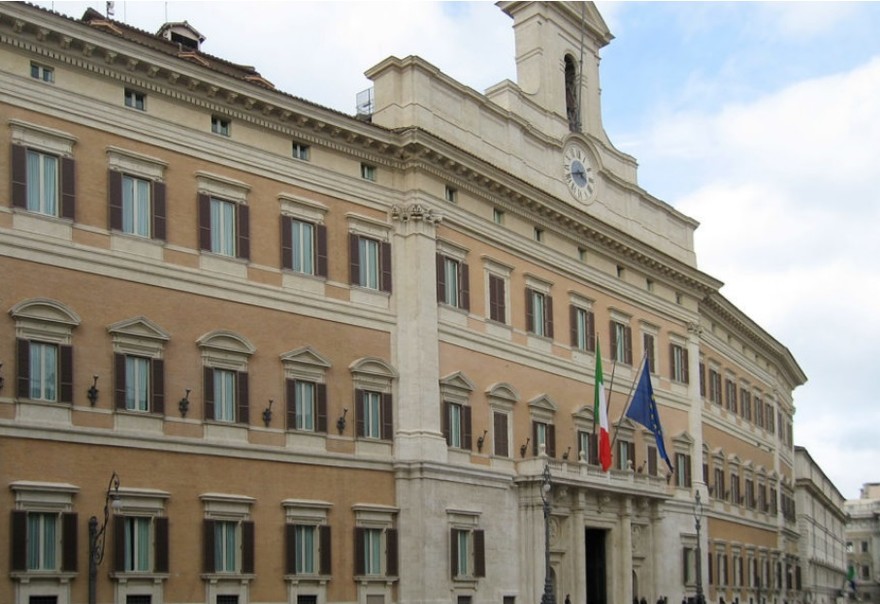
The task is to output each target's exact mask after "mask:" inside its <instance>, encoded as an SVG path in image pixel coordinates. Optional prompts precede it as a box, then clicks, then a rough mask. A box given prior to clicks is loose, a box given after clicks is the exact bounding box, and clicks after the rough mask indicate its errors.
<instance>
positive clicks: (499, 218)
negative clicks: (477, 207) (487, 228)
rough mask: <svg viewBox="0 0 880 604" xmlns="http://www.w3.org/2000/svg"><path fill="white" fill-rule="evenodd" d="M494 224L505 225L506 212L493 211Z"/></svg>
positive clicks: (495, 209)
mask: <svg viewBox="0 0 880 604" xmlns="http://www.w3.org/2000/svg"><path fill="white" fill-rule="evenodd" d="M492 222H494V223H495V224H504V210H499V209H498V208H493V209H492Z"/></svg>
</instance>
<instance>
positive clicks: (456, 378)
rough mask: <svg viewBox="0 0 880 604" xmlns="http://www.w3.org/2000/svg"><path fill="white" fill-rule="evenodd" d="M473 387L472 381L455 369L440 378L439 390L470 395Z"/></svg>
mask: <svg viewBox="0 0 880 604" xmlns="http://www.w3.org/2000/svg"><path fill="white" fill-rule="evenodd" d="M475 388H476V387H475V386H474V383H473V382H472V381H470V380H469V379H468V377H467V376H466V375H465V374H463V373H462V372H461V371H457V372H455V373H453V374H451V375H448V376H446V377H445V378H441V380H440V389H441V390H443V391H445V392H451V393H454V394H458V395H460V396H465V397H467V396H470V394H471V392H473V391H474V389H475Z"/></svg>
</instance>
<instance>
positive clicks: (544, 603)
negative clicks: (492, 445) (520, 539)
mask: <svg viewBox="0 0 880 604" xmlns="http://www.w3.org/2000/svg"><path fill="white" fill-rule="evenodd" d="M550 488H551V487H550V464H549V463H547V464H544V474H543V480H542V484H541V502H542V503H543V504H544V595H543V596H541V604H555V602H556V598H554V597H553V581H552V579H551V578H550Z"/></svg>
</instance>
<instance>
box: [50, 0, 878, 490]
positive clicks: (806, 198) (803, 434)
mask: <svg viewBox="0 0 880 604" xmlns="http://www.w3.org/2000/svg"><path fill="white" fill-rule="evenodd" d="M38 4H40V5H41V6H44V7H47V8H54V9H55V10H57V11H59V12H62V13H64V14H67V15H69V16H73V17H76V18H79V17H81V16H82V14H83V12H84V11H85V9H86V8H87V7H89V6H91V7H93V8H95V9H97V10H99V11H101V12H102V13H103V12H105V10H106V3H105V2H57V1H56V2H39V3H38ZM598 6H599V10H600V11H601V12H602V14H603V16H604V18H605V20H606V21H607V23H608V25H609V27H610V29H611V31H612V33H613V34H614V35H615V37H616V39H615V40H613V41H612V42H611V44H610V45H609V46H607V47H606V48H605V49H604V50H603V54H602V64H601V76H600V77H601V84H602V93H603V101H602V103H603V115H604V123H605V129H606V131H607V132H608V135H609V136H610V138H611V141H612V142H613V143H614V144H615V145H616V146H617V147H618V148H619V149H621V150H622V151H625V152H627V153H629V154H631V155H633V156H635V157H636V159H637V160H638V162H639V166H640V167H639V184H640V185H641V186H642V187H644V188H645V189H646V190H648V191H649V192H650V193H651V194H653V195H655V196H657V197H659V198H661V199H663V200H665V201H667V202H669V203H670V204H672V205H673V206H675V207H676V208H677V209H679V210H681V211H682V212H684V213H685V214H687V215H689V216H692V217H693V218H695V219H696V220H698V221H699V222H700V223H701V226H700V228H699V229H698V230H697V234H696V247H697V258H698V263H699V267H700V269H702V270H703V271H705V272H707V273H709V274H711V275H712V276H714V277H716V278H718V279H720V280H721V281H723V282H724V283H725V286H724V287H723V288H722V290H721V291H722V293H723V294H724V295H725V296H726V297H727V298H728V299H729V300H731V301H732V302H733V303H734V304H736V305H737V306H738V307H739V308H741V309H742V310H743V311H744V312H746V313H747V314H748V315H749V316H750V317H752V318H753V319H754V320H755V321H757V322H758V323H759V324H760V325H761V326H762V327H763V328H764V329H766V330H767V331H768V332H769V333H771V334H772V335H773V336H774V337H775V338H776V339H778V340H779V341H780V342H782V343H783V344H784V345H786V346H787V347H788V348H789V349H790V350H791V351H792V353H793V354H794V356H795V358H796V359H797V361H798V363H799V364H800V366H801V367H802V368H803V370H804V371H805V372H806V374H807V376H808V379H809V381H808V383H807V384H806V385H805V386H802V387H801V388H798V389H797V390H796V391H795V404H796V406H797V414H796V416H795V443H796V444H798V445H802V446H804V447H806V448H807V449H808V450H809V452H810V454H811V455H812V457H813V459H815V460H816V461H817V462H818V463H819V464H820V465H821V467H822V469H823V470H824V471H825V473H826V474H827V475H828V477H829V478H831V480H832V481H833V482H834V484H835V485H836V486H837V488H838V489H839V490H840V491H841V492H842V493H843V495H844V496H845V497H847V498H856V497H858V494H859V488H860V487H861V485H862V483H864V482H877V481H880V469H878V466H880V405H878V404H877V401H876V400H875V397H877V393H878V385H880V370H878V369H877V367H876V365H875V363H876V361H877V357H876V356H875V355H876V354H877V350H878V347H880V313H878V311H877V310H875V307H876V306H878V304H880V270H878V268H877V263H878V259H880V216H878V214H880V203H878V195H880V170H878V162H880V35H877V32H880V3H871V2H865V3H847V2H834V3H824V2H811V3H796V2H780V3H753V2H736V3H696V2H695V3H691V2H687V3H666V2H650V3H640V2H616V3H615V2H600V3H598ZM114 18H115V19H117V20H120V21H125V22H127V23H128V24H130V25H133V26H135V27H139V28H141V29H144V30H147V31H150V32H155V31H156V30H158V28H159V27H160V26H161V24H162V23H163V22H165V21H166V20H168V21H183V20H187V21H189V22H190V24H191V25H193V26H194V27H195V28H196V29H198V30H199V31H200V32H201V33H202V34H203V35H204V36H205V37H206V41H205V43H204V45H203V50H204V51H205V52H207V53H210V54H213V55H216V56H219V57H223V58H225V59H228V60H230V61H234V62H237V63H243V64H248V65H253V66H255V67H256V68H257V69H258V70H259V71H260V72H261V73H262V75H263V76H264V77H266V78H267V79H269V80H270V81H272V82H273V83H274V84H275V85H276V86H277V87H278V88H280V89H282V90H284V91H285V92H288V93H290V94H293V95H295V96H299V97H302V98H305V99H308V100H310V101H313V102H316V103H319V104H321V105H324V106H327V107H331V108H334V109H337V110H339V111H343V112H345V113H353V112H354V108H355V95H356V94H357V93H358V92H359V91H361V90H364V89H366V88H368V87H369V86H370V82H369V81H368V80H367V79H366V78H365V77H364V76H363V73H364V71H366V70H367V69H368V68H369V67H371V66H373V65H375V64H376V63H378V62H379V61H381V60H382V59H384V58H385V57H387V56H389V55H395V56H397V57H401V58H402V57H406V56H408V55H418V56H421V57H422V58H424V59H426V60H427V61H429V62H431V63H433V64H434V65H435V66H437V67H438V68H440V69H441V70H442V71H443V72H445V73H446V74H448V75H449V76H451V77H453V78H455V79H457V80H459V81H461V82H463V83H464V84H466V85H468V86H470V87H472V88H475V89H476V90H479V91H482V90H484V89H486V88H487V87H489V86H491V85H493V84H495V83H497V82H500V81H501V80H503V79H511V80H514V81H515V80H516V72H515V65H514V60H513V56H514V54H513V53H514V45H513V30H512V27H511V25H512V21H511V20H510V19H509V18H508V17H507V16H506V15H504V13H502V12H501V11H500V10H499V9H498V8H497V7H495V6H494V4H493V3H491V2H474V3H471V2H457V3H431V2H413V1H410V2H405V3H391V2H388V3H371V2H355V3H342V2H340V3H331V2H321V3H309V2H273V3H268V2H267V3H263V2H247V3H244V2H241V3H224V2H210V3H208V2H116V3H115V16H114Z"/></svg>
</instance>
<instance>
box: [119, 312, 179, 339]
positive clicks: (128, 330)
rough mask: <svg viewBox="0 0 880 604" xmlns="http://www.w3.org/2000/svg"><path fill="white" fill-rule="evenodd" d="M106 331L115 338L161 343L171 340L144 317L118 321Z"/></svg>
mask: <svg viewBox="0 0 880 604" xmlns="http://www.w3.org/2000/svg"><path fill="white" fill-rule="evenodd" d="M107 331H108V332H110V333H111V334H113V335H114V336H117V337H119V336H124V337H129V338H147V339H150V340H161V341H163V342H167V341H168V340H170V339H171V335H170V334H169V333H168V332H167V331H165V330H164V329H162V328H161V327H159V326H158V325H157V324H156V323H154V322H153V321H150V320H149V319H147V318H146V317H134V318H133V319H126V320H125V321H119V322H118V323H114V324H113V325H111V326H110V327H108V328H107Z"/></svg>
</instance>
